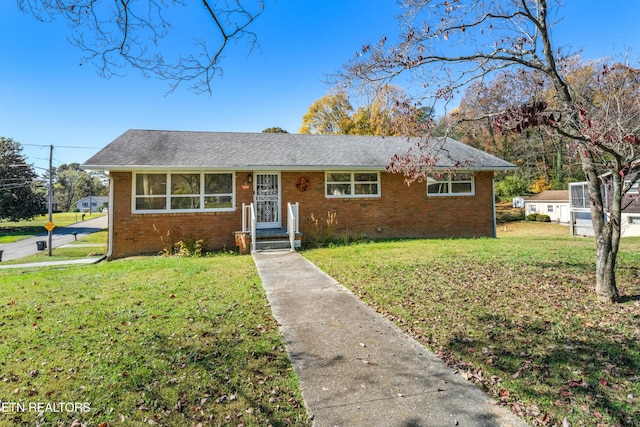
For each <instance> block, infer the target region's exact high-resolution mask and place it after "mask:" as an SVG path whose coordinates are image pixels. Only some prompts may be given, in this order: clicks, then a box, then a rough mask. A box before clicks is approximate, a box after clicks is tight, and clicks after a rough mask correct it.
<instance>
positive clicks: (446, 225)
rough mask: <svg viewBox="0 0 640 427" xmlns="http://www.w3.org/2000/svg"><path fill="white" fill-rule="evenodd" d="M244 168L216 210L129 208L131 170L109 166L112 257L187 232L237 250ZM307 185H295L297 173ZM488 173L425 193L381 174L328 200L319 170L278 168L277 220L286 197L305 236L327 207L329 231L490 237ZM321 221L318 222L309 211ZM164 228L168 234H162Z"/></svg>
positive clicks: (154, 248) (245, 197)
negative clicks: (468, 184) (458, 189)
mask: <svg viewBox="0 0 640 427" xmlns="http://www.w3.org/2000/svg"><path fill="white" fill-rule="evenodd" d="M248 173H249V172H248V171H245V172H237V173H236V210H235V211H234V212H216V213H209V212H207V213H200V212H198V213H157V214H155V213H154V214H133V213H132V212H131V210H132V209H131V204H132V202H131V197H132V195H131V190H132V182H131V179H132V174H131V173H130V172H113V173H111V176H112V178H113V191H114V203H113V206H112V207H111V212H110V214H111V215H113V250H112V258H121V257H125V256H130V255H135V254H147V253H158V252H160V251H162V249H163V248H164V247H165V246H166V244H165V243H164V242H163V239H165V240H168V241H169V243H174V242H177V241H179V240H181V239H184V238H187V237H189V236H192V237H195V238H197V239H205V240H206V241H207V243H208V249H210V250H214V249H234V248H235V239H234V234H233V233H234V232H235V231H239V230H240V229H241V227H242V212H241V211H242V209H241V208H242V203H251V202H252V197H253V194H252V191H253V190H252V189H242V188H241V185H242V183H243V182H244V181H245V180H246V177H247V174H248ZM303 176H304V177H306V178H308V179H309V181H310V186H309V189H308V190H307V191H305V192H301V191H299V190H298V189H297V188H296V181H297V180H298V179H299V178H300V177H303ZM492 177H493V173H492V172H483V173H479V174H477V175H476V180H475V193H476V195H475V196H473V197H462V196H461V197H427V194H426V188H425V183H414V184H412V185H411V186H409V187H407V185H406V184H405V183H404V178H403V177H402V176H400V175H390V174H386V173H381V194H382V197H373V198H362V199H360V198H357V199H327V198H325V197H324V172H282V174H281V183H282V185H281V187H282V188H281V191H282V216H283V220H282V225H283V226H285V225H286V217H287V202H299V203H300V217H301V218H300V229H301V230H300V231H302V233H303V234H304V235H305V237H306V238H307V239H308V238H311V237H313V236H316V237H317V236H322V235H324V234H326V232H327V230H326V222H327V215H328V213H330V214H332V215H335V217H334V218H335V221H334V224H333V226H332V230H331V231H332V234H333V237H343V236H349V237H352V238H353V237H355V238H359V237H363V236H365V235H366V236H367V237H369V238H391V237H480V236H489V237H491V236H493V235H494V229H493V200H492V192H491V183H492ZM312 214H313V216H314V217H315V218H316V219H317V220H318V224H319V225H318V226H317V227H316V226H315V224H314V223H313V222H312V220H311V215H312ZM167 234H168V237H167Z"/></svg>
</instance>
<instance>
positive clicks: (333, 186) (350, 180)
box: [325, 172, 380, 197]
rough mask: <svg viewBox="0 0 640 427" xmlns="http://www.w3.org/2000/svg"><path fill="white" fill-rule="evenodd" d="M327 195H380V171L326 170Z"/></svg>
mask: <svg viewBox="0 0 640 427" xmlns="http://www.w3.org/2000/svg"><path fill="white" fill-rule="evenodd" d="M325 196H326V197H380V173H378V172H326V173H325Z"/></svg>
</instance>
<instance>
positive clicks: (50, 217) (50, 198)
mask: <svg viewBox="0 0 640 427" xmlns="http://www.w3.org/2000/svg"><path fill="white" fill-rule="evenodd" d="M52 219H53V145H50V146H49V223H52V222H53V221H52ZM48 231H49V244H48V247H49V256H51V237H52V234H53V229H51V230H48Z"/></svg>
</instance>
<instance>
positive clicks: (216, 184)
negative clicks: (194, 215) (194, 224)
mask: <svg viewBox="0 0 640 427" xmlns="http://www.w3.org/2000/svg"><path fill="white" fill-rule="evenodd" d="M204 208H205V209H228V208H233V177H232V176H231V174H228V173H206V174H204Z"/></svg>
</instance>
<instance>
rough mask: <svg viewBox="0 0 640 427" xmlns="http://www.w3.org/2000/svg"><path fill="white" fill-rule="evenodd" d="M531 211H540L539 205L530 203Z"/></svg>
mask: <svg viewBox="0 0 640 427" xmlns="http://www.w3.org/2000/svg"><path fill="white" fill-rule="evenodd" d="M529 212H531V213H536V212H538V206H537V205H529Z"/></svg>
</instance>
